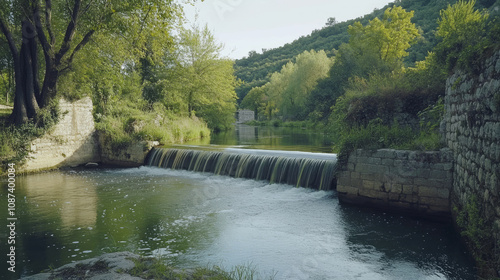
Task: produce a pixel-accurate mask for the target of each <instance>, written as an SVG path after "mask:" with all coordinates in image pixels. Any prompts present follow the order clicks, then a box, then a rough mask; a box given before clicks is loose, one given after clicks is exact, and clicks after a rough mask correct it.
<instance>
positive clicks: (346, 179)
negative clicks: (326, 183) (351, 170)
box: [337, 172, 351, 186]
mask: <svg viewBox="0 0 500 280" xmlns="http://www.w3.org/2000/svg"><path fill="white" fill-rule="evenodd" d="M343 173H346V172H343ZM337 182H338V184H339V185H345V186H350V185H351V177H350V176H349V174H343V175H342V176H339V177H338V179H337Z"/></svg>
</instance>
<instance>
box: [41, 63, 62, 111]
mask: <svg viewBox="0 0 500 280" xmlns="http://www.w3.org/2000/svg"><path fill="white" fill-rule="evenodd" d="M58 78H59V71H58V70H57V68H56V67H54V66H53V63H52V62H51V63H47V66H46V69H45V78H44V80H43V86H42V91H41V104H42V107H45V106H47V105H48V104H49V101H50V100H52V99H53V98H54V97H55V96H56V93H57V87H56V86H57V79H58Z"/></svg>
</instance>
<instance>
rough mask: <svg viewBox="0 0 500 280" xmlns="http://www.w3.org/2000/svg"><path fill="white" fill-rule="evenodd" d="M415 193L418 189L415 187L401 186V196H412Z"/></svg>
mask: <svg viewBox="0 0 500 280" xmlns="http://www.w3.org/2000/svg"><path fill="white" fill-rule="evenodd" d="M417 192H418V187H415V186H413V185H403V194H406V195H413V194H414V193H417Z"/></svg>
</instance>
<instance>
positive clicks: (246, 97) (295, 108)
mask: <svg viewBox="0 0 500 280" xmlns="http://www.w3.org/2000/svg"><path fill="white" fill-rule="evenodd" d="M424 2H425V3H424ZM444 2H447V3H446V4H444ZM420 5H422V6H420ZM404 6H406V7H407V8H406V9H405V8H404ZM441 7H442V8H441ZM413 9H415V10H413ZM499 9H500V1H496V2H495V1H481V2H476V1H463V0H460V1H404V0H401V1H395V2H394V3H393V4H391V5H389V6H388V7H386V8H385V10H383V11H375V12H374V13H373V14H371V15H367V16H365V17H363V18H362V19H359V20H355V21H350V22H346V23H336V22H335V20H334V19H333V18H332V19H330V20H328V23H327V26H326V27H325V28H323V29H322V30H319V31H315V32H313V33H312V34H311V35H310V36H308V37H304V38H300V39H298V40H296V41H295V42H294V43H292V44H289V45H285V46H284V47H282V48H278V49H275V50H269V51H266V52H264V53H263V54H256V53H251V54H250V56H249V57H247V58H244V59H242V60H238V61H236V63H235V69H236V75H237V77H239V78H240V79H241V80H242V81H243V83H242V85H240V86H239V87H238V88H237V92H238V94H239V97H240V100H241V103H240V107H242V108H247V109H250V110H254V111H255V114H256V115H257V116H258V119H259V120H260V121H264V122H265V123H272V124H276V125H280V124H281V123H282V122H288V121H292V122H299V123H300V124H301V125H303V124H304V123H305V124H307V125H312V126H316V127H317V128H320V129H322V130H324V131H327V132H330V133H331V134H333V135H335V137H334V140H333V141H334V147H333V150H334V152H337V153H339V159H340V160H341V163H342V161H343V160H346V157H347V155H348V154H349V152H350V151H352V150H353V149H356V148H370V149H378V148H397V149H412V150H437V149H440V148H441V147H442V145H443V143H442V142H441V137H440V134H439V126H440V121H441V119H442V116H443V113H444V106H443V98H444V93H445V84H446V78H447V77H448V76H449V74H450V73H453V72H454V71H458V70H460V71H466V72H469V73H471V74H473V75H479V74H480V73H479V72H480V69H479V67H480V63H481V61H483V60H484V58H485V57H487V56H488V55H491V53H492V52H493V51H495V50H497V49H498V48H499V47H500V23H499V20H498V14H499V12H498V10H499ZM417 11H418V12H417ZM419 24H421V25H422V26H420V25H419ZM340 29H342V30H343V31H340ZM319 34H325V37H321V36H320V35H319ZM326 34H330V36H329V37H327V36H326ZM318 36H320V37H321V38H323V39H324V40H321V39H319V38H320V37H318ZM326 40H329V42H330V43H329V44H326V45H324V46H319V45H318V47H327V46H328V47H329V48H328V49H327V50H315V49H314V48H313V46H314V45H313V44H314V43H318V44H319V42H324V41H326ZM334 42H335V43H334ZM332 47H334V48H332ZM303 48H312V49H310V50H307V49H306V50H303ZM294 53H299V54H297V55H295V56H294V57H293V58H289V57H287V56H286V55H285V54H294ZM283 62H286V63H285V64H283V65H282V66H281V64H282V63H283ZM279 67H281V68H279ZM276 68H279V69H278V70H276ZM272 71H274V72H272Z"/></svg>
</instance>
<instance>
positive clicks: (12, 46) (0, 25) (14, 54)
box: [0, 17, 19, 61]
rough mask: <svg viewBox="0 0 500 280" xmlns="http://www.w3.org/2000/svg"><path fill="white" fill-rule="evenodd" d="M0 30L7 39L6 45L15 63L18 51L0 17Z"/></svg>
mask: <svg viewBox="0 0 500 280" xmlns="http://www.w3.org/2000/svg"><path fill="white" fill-rule="evenodd" d="M0 29H1V30H2V33H3V34H4V35H5V38H7V43H8V44H9V48H10V52H11V53H12V57H13V58H14V61H16V60H17V59H18V57H19V51H18V49H17V47H16V43H15V42H14V38H13V37H12V33H11V32H10V30H9V27H8V26H7V24H6V23H5V21H4V19H3V18H2V17H0Z"/></svg>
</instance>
